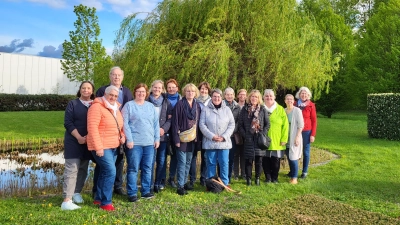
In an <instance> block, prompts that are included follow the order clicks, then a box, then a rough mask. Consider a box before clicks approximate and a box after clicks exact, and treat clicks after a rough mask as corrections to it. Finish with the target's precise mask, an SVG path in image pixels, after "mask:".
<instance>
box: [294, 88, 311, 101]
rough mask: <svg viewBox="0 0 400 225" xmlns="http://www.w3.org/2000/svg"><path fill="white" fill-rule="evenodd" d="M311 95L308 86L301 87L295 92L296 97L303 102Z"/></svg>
mask: <svg viewBox="0 0 400 225" xmlns="http://www.w3.org/2000/svg"><path fill="white" fill-rule="evenodd" d="M311 97H312V94H311V91H310V89H308V87H301V88H300V89H299V91H298V92H297V93H296V98H297V99H300V100H302V101H303V102H305V101H307V100H310V99H311Z"/></svg>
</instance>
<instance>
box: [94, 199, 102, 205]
mask: <svg viewBox="0 0 400 225" xmlns="http://www.w3.org/2000/svg"><path fill="white" fill-rule="evenodd" d="M93 204H94V205H100V204H101V201H99V200H94V201H93Z"/></svg>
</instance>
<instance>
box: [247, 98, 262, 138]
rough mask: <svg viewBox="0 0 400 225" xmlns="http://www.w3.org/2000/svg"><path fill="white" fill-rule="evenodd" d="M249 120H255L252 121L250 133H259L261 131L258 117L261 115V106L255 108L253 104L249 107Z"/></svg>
mask: <svg viewBox="0 0 400 225" xmlns="http://www.w3.org/2000/svg"><path fill="white" fill-rule="evenodd" d="M247 112H248V118H253V119H252V121H251V129H250V133H252V134H254V133H258V132H259V131H260V129H261V127H260V120H259V119H258V115H259V114H260V105H257V106H253V105H251V103H249V104H248V105H247Z"/></svg>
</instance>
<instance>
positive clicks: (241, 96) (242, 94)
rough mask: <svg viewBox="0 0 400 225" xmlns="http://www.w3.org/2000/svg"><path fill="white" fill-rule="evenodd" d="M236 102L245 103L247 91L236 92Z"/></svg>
mask: <svg viewBox="0 0 400 225" xmlns="http://www.w3.org/2000/svg"><path fill="white" fill-rule="evenodd" d="M237 98H238V101H239V102H245V101H246V98H247V91H246V89H240V90H239V91H238V95H237Z"/></svg>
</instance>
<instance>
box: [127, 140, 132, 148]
mask: <svg viewBox="0 0 400 225" xmlns="http://www.w3.org/2000/svg"><path fill="white" fill-rule="evenodd" d="M126 147H127V148H128V149H132V148H133V141H132V142H128V143H126Z"/></svg>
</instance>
